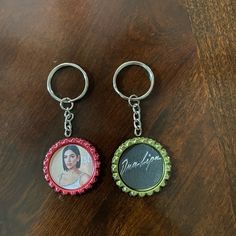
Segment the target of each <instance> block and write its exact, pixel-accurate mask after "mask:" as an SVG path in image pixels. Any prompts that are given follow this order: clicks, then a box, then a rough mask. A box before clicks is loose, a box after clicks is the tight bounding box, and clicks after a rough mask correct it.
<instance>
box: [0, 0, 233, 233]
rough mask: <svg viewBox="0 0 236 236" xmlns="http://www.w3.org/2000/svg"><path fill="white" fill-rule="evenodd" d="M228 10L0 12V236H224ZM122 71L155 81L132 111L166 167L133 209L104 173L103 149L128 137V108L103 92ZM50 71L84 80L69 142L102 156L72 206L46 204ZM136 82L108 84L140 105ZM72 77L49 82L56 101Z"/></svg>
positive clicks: (52, 131) (58, 5) (81, 5)
mask: <svg viewBox="0 0 236 236" xmlns="http://www.w3.org/2000/svg"><path fill="white" fill-rule="evenodd" d="M232 2H233V1H230V0H222V1H214V0H209V1H205V0H186V1H185V2H178V1H172V0H167V1H157V0H147V1H141V0H137V1H115V0H112V1H108V0H99V1H98V0H96V1H91V0H88V1H74V0H73V1H55V0H52V1H46V0H42V1H29V0H24V1H7V0H3V1H1V8H0V32H1V34H0V39H1V40H0V85H1V86H0V100H1V113H0V120H1V132H0V145H1V147H0V150H1V155H0V163H1V164H0V180H1V181H0V193H1V194H0V235H163V236H164V235H197V236H198V235H214V236H216V235H224V236H232V235H236V222H235V212H236V174H235V173H236V148H235V143H236V125H235V117H236V78H235V68H236V60H235V32H236V31H235V22H236V21H235V5H233V3H232ZM128 60H140V61H143V62H144V63H147V64H148V65H149V66H150V67H151V68H152V69H153V71H154V73H155V76H156V84H155V86H154V91H153V93H152V94H151V96H150V97H148V98H147V99H146V100H144V101H142V102H141V108H142V121H143V129H144V136H148V137H151V138H154V139H157V140H158V141H159V142H161V143H162V144H163V145H164V146H165V147H166V148H167V150H168V151H169V154H170V155H171V160H172V165H173V170H172V176H171V179H170V181H169V182H168V184H167V186H166V187H165V188H164V189H163V190H162V191H161V192H160V193H158V194H156V195H153V196H152V197H147V198H143V199H137V198H131V197H129V196H128V195H127V194H125V193H122V192H121V191H120V190H119V188H117V187H116V186H115V184H114V181H113V180H112V176H111V171H110V166H111V158H112V155H113V153H114V151H115V149H116V148H117V147H118V146H119V145H120V143H121V142H122V141H124V140H126V139H128V138H131V137H132V136H133V124H132V123H133V121H132V113H131V109H130V108H129V107H128V105H127V102H125V101H124V100H122V99H121V98H120V97H119V96H118V95H117V94H116V93H115V92H114V91H113V88H112V76H113V73H114V71H115V69H116V68H117V67H118V66H119V65H120V64H121V63H123V62H125V61H128ZM61 62H74V63H77V64H79V65H81V66H82V67H83V68H84V69H85V70H86V72H87V73H88V75H89V79H90V89H89V92H88V94H87V96H86V97H85V98H84V99H82V100H81V101H80V102H79V103H78V104H76V106H75V109H74V113H75V120H74V122H73V127H74V136H79V137H84V138H86V139H88V140H90V141H91V142H92V143H94V144H95V145H96V146H97V147H98V148H99V150H100V153H101V155H102V158H101V159H102V173H101V176H100V178H99V181H98V183H97V184H96V185H95V188H93V189H92V190H91V191H89V192H88V193H86V194H84V195H82V196H78V197H61V196H59V195H58V194H56V193H54V192H53V191H52V190H51V189H50V188H49V187H48V185H47V183H46V182H45V180H44V178H43V172H42V162H43V159H44V155H45V153H46V152H47V150H48V148H49V147H50V146H51V145H52V144H53V143H54V142H56V141H57V140H59V139H61V138H63V132H64V131H63V112H62V111H61V109H60V108H59V104H58V103H57V102H56V101H54V100H53V99H52V98H51V97H50V96H49V94H48V92H47V90H46V80H47V75H48V73H49V71H50V70H51V69H52V68H53V67H54V66H55V65H57V64H59V63H61ZM144 76H145V73H144V72H143V71H142V70H140V69H137V68H132V69H130V70H128V71H126V72H124V73H123V74H122V75H121V81H120V83H119V85H120V86H121V87H122V88H123V89H124V91H125V92H126V93H134V92H136V93H138V94H141V93H142V92H144V91H145V90H146V89H147V87H148V80H147V79H146V80H145V79H144ZM81 78H82V77H81V76H80V75H79V74H78V73H77V72H76V71H74V70H70V69H67V70H64V71H62V72H60V73H58V74H57V78H56V79H57V80H56V81H55V86H56V89H57V91H58V93H59V94H60V95H61V96H67V95H69V96H75V95H76V94H77V93H78V92H79V90H80V91H81V90H82V79H81ZM78 81H79V82H80V83H78Z"/></svg>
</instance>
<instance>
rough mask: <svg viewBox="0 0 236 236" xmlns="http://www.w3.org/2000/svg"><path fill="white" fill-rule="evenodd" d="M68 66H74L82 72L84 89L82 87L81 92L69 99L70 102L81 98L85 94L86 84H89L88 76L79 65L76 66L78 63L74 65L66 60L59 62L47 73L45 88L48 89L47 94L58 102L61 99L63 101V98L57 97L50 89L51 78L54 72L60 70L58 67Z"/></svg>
mask: <svg viewBox="0 0 236 236" xmlns="http://www.w3.org/2000/svg"><path fill="white" fill-rule="evenodd" d="M68 66H70V67H74V68H76V69H78V70H79V71H80V72H81V73H82V75H83V78H84V89H83V91H82V93H81V94H80V95H79V96H77V97H76V98H72V99H70V102H75V101H77V100H79V99H81V98H82V97H83V96H84V95H85V94H86V92H87V91H88V86H89V81H88V76H87V74H86V72H85V71H84V70H83V69H82V68H81V67H80V66H78V65H76V64H74V63H68V62H66V63H62V64H59V65H57V66H56V67H54V68H53V69H52V70H51V71H50V73H49V75H48V80H47V89H48V92H49V94H50V95H51V96H52V97H53V98H54V99H55V100H57V101H58V102H62V101H63V98H59V97H58V96H57V95H56V94H55V93H54V92H53V90H52V78H53V76H54V75H55V73H56V72H57V71H58V70H60V69H61V68H63V67H68Z"/></svg>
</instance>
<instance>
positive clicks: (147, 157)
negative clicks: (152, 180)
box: [120, 151, 162, 175]
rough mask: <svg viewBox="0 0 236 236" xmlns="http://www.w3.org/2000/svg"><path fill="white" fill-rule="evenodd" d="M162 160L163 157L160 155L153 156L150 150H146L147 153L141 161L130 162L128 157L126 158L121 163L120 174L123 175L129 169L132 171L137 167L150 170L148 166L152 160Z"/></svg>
mask: <svg viewBox="0 0 236 236" xmlns="http://www.w3.org/2000/svg"><path fill="white" fill-rule="evenodd" d="M160 160H162V158H161V157H160V156H159V155H157V156H152V155H151V154H150V153H149V152H148V151H147V152H146V154H145V155H144V157H143V159H142V160H141V161H134V162H133V163H129V161H128V159H127V158H126V159H125V160H123V161H122V163H121V165H122V167H121V172H120V174H121V175H123V174H125V173H126V172H127V171H130V170H132V169H136V168H143V167H145V170H146V171H148V168H149V166H150V165H151V163H152V162H154V161H160Z"/></svg>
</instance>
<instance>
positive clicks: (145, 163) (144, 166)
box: [112, 61, 171, 197]
mask: <svg viewBox="0 0 236 236" xmlns="http://www.w3.org/2000/svg"><path fill="white" fill-rule="evenodd" d="M128 66H141V67H142V68H144V69H145V70H146V71H147V73H148V77H149V80H150V87H149V89H148V91H147V92H146V93H145V94H143V95H142V96H139V97H138V96H136V95H131V96H129V97H128V96H125V95H124V94H123V93H122V92H120V90H119V89H118V87H117V83H116V81H117V76H118V74H119V73H120V72H121V70H123V69H124V68H126V67H128ZM153 86H154V74H153V72H152V70H151V69H150V68H149V67H148V66H147V65H145V64H144V63H142V62H139V61H128V62H125V63H123V64H122V65H121V66H119V67H118V69H117V70H116V71H115V74H114V76H113V88H114V89H115V91H116V92H117V93H118V94H119V95H120V96H121V97H122V98H123V99H125V100H127V101H128V104H129V105H130V106H131V107H132V110H133V120H134V135H135V136H136V137H134V138H131V139H128V140H126V141H125V142H124V143H122V144H121V145H120V146H119V147H118V149H117V150H116V151H115V154H114V156H113V158H112V176H113V178H114V180H115V182H116V184H117V185H118V186H119V187H120V188H121V189H122V191H124V192H127V193H129V194H130V195H131V196H139V197H143V196H145V195H148V196H150V195H152V194H153V193H154V192H159V191H160V188H161V187H164V186H165V185H166V180H167V179H169V176H170V170H171V164H170V158H169V156H168V154H167V152H166V150H165V149H164V148H163V147H162V145H161V144H160V143H158V142H156V141H155V140H153V139H151V138H146V137H140V136H141V135H142V123H141V109H140V100H142V99H144V98H146V97H147V96H148V95H149V94H150V93H151V91H152V90H153Z"/></svg>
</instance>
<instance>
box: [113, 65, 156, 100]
mask: <svg viewBox="0 0 236 236" xmlns="http://www.w3.org/2000/svg"><path fill="white" fill-rule="evenodd" d="M128 66H140V67H142V68H144V69H145V70H146V71H147V73H148V76H149V80H150V87H149V89H148V91H147V92H146V93H145V94H143V95H142V96H139V97H134V98H132V99H131V97H130V96H129V97H128V96H125V95H124V94H123V93H121V92H120V91H119V89H118V87H117V84H116V81H117V76H118V74H119V73H120V72H121V71H122V70H123V69H124V68H125V67H128ZM153 86H154V74H153V72H152V70H151V69H150V67H149V66H147V65H146V64H144V63H143V62H140V61H128V62H125V63H123V64H122V65H120V66H119V67H118V68H117V70H116V71H115V74H114V76H113V88H114V89H115V91H116V92H117V93H118V94H119V95H120V96H121V97H122V98H123V99H125V100H133V101H137V100H142V99H144V98H146V97H147V96H148V95H149V94H150V93H151V91H152V89H153Z"/></svg>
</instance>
